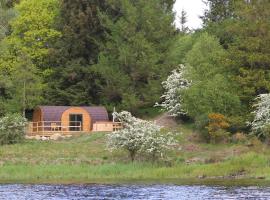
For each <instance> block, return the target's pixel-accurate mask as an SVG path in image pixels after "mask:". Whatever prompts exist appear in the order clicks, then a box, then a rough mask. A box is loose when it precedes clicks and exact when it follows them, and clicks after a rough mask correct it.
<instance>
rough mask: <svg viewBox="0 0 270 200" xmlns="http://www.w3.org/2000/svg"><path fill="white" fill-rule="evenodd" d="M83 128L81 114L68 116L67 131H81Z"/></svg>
mask: <svg viewBox="0 0 270 200" xmlns="http://www.w3.org/2000/svg"><path fill="white" fill-rule="evenodd" d="M82 127H83V116H82V115H81V114H70V115H69V130H70V131H81V130H82Z"/></svg>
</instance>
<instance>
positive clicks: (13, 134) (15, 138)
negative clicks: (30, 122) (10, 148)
mask: <svg viewBox="0 0 270 200" xmlns="http://www.w3.org/2000/svg"><path fill="white" fill-rule="evenodd" d="M26 122H27V121H26V119H25V118H24V117H22V116H21V115H19V114H8V115H6V116H5V117H2V118H0V144H1V145H3V144H14V143H17V142H20V141H21V140H22V139H23V136H24V128H25V125H26Z"/></svg>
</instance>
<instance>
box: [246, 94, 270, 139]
mask: <svg viewBox="0 0 270 200" xmlns="http://www.w3.org/2000/svg"><path fill="white" fill-rule="evenodd" d="M256 101H257V103H255V104H254V105H253V107H254V108H255V111H254V112H253V114H254V120H253V121H252V122H251V127H252V133H253V134H255V135H258V136H259V137H264V138H269V137H270V129H269V126H270V94H261V95H259V96H258V97H257V98H256Z"/></svg>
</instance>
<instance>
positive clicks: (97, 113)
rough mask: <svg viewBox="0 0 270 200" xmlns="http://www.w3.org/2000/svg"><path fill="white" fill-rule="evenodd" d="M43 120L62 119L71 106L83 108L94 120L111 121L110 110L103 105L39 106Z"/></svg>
mask: <svg viewBox="0 0 270 200" xmlns="http://www.w3.org/2000/svg"><path fill="white" fill-rule="evenodd" d="M38 108H40V109H41V112H42V116H43V121H61V118H62V114H63V113H64V112H65V111H66V110H68V109H70V108H82V109H84V110H86V111H87V112H88V113H89V115H90V116H91V118H92V122H96V121H109V116H108V112H107V110H106V108H105V107H102V106H89V107H87V106H39V107H38Z"/></svg>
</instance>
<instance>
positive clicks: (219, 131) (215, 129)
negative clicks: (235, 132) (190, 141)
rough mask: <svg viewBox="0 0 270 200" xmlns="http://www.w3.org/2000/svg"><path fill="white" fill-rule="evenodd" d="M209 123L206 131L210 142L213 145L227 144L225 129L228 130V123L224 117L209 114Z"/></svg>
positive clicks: (227, 135)
mask: <svg viewBox="0 0 270 200" xmlns="http://www.w3.org/2000/svg"><path fill="white" fill-rule="evenodd" d="M208 118H209V123H208V126H207V127H206V129H207V130H208V133H209V136H210V140H211V142H213V143H218V142H221V141H223V142H227V141H226V140H228V137H229V133H228V132H227V131H226V129H228V128H229V126H230V125H229V123H228V120H227V119H226V117H225V116H224V115H222V114H220V113H211V114H209V115H208Z"/></svg>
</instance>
